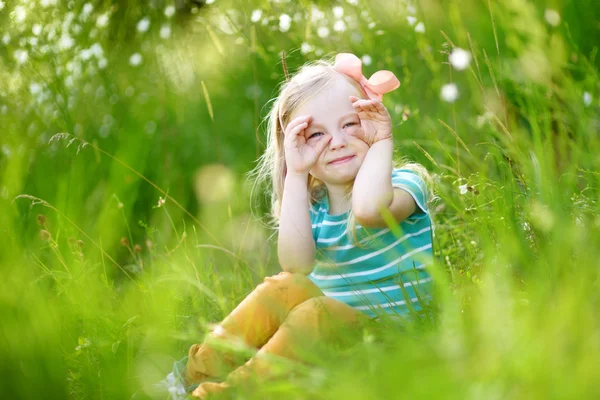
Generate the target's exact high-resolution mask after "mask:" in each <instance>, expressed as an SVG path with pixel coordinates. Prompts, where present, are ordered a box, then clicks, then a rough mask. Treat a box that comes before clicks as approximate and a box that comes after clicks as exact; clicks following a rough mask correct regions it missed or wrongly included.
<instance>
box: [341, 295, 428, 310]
mask: <svg viewBox="0 0 600 400" xmlns="http://www.w3.org/2000/svg"><path fill="white" fill-rule="evenodd" d="M422 298H424V299H425V298H427V299H429V298H431V296H423V297H422ZM418 301H419V299H418V298H417V297H413V298H412V299H410V302H411V303H416V302H418ZM403 304H406V300H402V301H392V302H391V303H384V304H373V305H369V306H355V307H353V308H355V309H357V310H372V309H373V308H375V309H377V308H378V307H380V308H387V307H394V306H401V305H403Z"/></svg>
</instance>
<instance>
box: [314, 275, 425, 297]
mask: <svg viewBox="0 0 600 400" xmlns="http://www.w3.org/2000/svg"><path fill="white" fill-rule="evenodd" d="M430 280H432V278H431V277H429V278H425V279H421V280H418V281H412V282H406V283H404V284H403V285H402V286H404V287H407V286H414V285H415V284H421V283H425V282H429V281H430ZM398 289H400V285H393V286H386V287H382V288H375V289H365V290H360V289H357V290H351V291H349V292H323V294H324V295H325V296H330V297H337V296H352V295H359V294H367V293H376V292H389V291H390V290H398Z"/></svg>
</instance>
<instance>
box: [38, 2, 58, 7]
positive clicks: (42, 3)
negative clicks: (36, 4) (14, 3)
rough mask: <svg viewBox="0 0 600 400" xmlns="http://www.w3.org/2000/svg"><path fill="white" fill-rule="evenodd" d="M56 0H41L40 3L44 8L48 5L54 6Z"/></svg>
mask: <svg viewBox="0 0 600 400" xmlns="http://www.w3.org/2000/svg"><path fill="white" fill-rule="evenodd" d="M56 1H57V0H41V1H40V5H41V6H42V7H44V8H46V7H49V6H55V5H56Z"/></svg>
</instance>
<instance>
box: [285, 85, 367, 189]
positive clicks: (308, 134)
mask: <svg viewBox="0 0 600 400" xmlns="http://www.w3.org/2000/svg"><path fill="white" fill-rule="evenodd" d="M350 96H357V97H363V95H362V94H360V93H357V91H356V89H355V88H354V87H353V86H352V85H351V84H350V83H349V82H348V81H346V80H345V79H344V78H342V77H340V78H339V79H338V81H337V82H335V83H334V84H332V85H331V87H329V88H327V89H325V90H324V91H323V92H321V93H319V94H318V95H317V96H316V97H314V98H312V99H310V100H309V101H308V102H306V103H305V104H303V105H302V106H300V107H298V108H297V109H296V110H295V111H294V112H293V114H292V116H291V118H290V120H293V119H294V118H296V117H299V116H302V115H310V116H311V117H312V118H311V120H310V121H309V124H308V127H307V128H306V129H305V130H304V134H305V138H306V142H307V144H309V145H314V144H316V143H317V142H318V141H320V140H326V139H327V138H329V137H331V140H330V142H329V143H328V144H327V146H326V147H325V150H323V152H322V153H321V155H320V156H319V158H318V159H317V161H316V163H315V164H314V165H313V167H312V169H311V170H310V174H311V175H312V176H314V177H315V178H317V179H319V180H320V181H322V182H324V183H326V184H331V185H344V184H347V183H349V182H352V181H354V179H355V178H356V175H357V174H358V170H359V169H360V166H361V165H362V163H363V160H364V159H365V156H366V154H367V151H368V150H369V146H368V145H367V144H366V143H365V142H363V141H362V140H361V139H359V137H361V134H362V128H361V125H360V119H359V118H358V114H357V113H356V111H355V110H354V107H352V102H351V101H350V99H349V97H350Z"/></svg>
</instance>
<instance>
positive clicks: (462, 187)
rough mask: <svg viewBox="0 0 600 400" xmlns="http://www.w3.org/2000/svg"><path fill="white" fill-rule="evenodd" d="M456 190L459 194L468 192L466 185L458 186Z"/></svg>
mask: <svg viewBox="0 0 600 400" xmlns="http://www.w3.org/2000/svg"><path fill="white" fill-rule="evenodd" d="M458 189H459V190H460V194H465V193H467V192H468V190H467V184H466V183H465V184H464V185H460V186H459V187H458Z"/></svg>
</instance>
